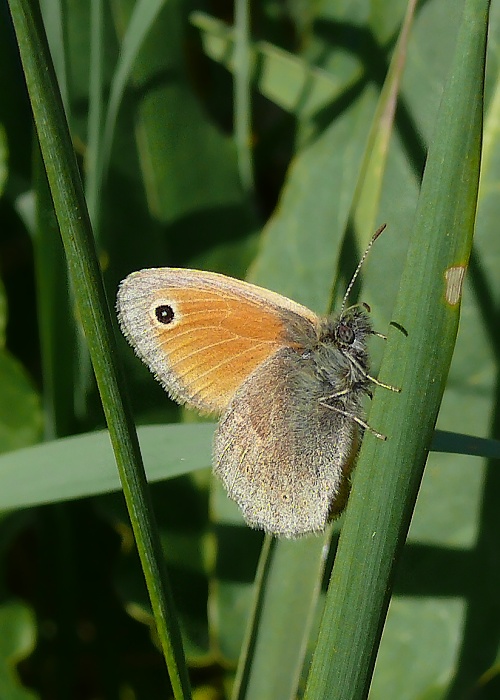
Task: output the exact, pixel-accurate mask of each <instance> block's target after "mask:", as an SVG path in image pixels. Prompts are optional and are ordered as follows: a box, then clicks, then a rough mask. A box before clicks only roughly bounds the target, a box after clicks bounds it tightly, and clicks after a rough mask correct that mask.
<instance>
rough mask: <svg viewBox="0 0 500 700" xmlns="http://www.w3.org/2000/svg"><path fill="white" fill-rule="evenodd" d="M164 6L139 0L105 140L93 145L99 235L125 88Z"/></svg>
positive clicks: (92, 190)
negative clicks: (153, 24)
mask: <svg viewBox="0 0 500 700" xmlns="http://www.w3.org/2000/svg"><path fill="white" fill-rule="evenodd" d="M164 4H165V0H139V2H138V3H137V4H136V5H135V7H134V11H133V14H132V17H131V19H130V23H129V25H128V27H127V31H126V34H125V36H124V38H123V42H122V46H121V51H120V58H119V61H118V64H117V66H116V69H115V72H114V75H113V80H112V82H111V91H110V96H109V103H108V110H107V112H106V116H105V119H104V129H103V133H102V138H101V140H100V142H99V144H97V143H95V144H93V146H94V147H96V148H97V149H98V151H97V153H96V154H94V155H93V157H92V162H94V163H95V167H94V169H93V170H91V171H90V172H89V176H88V178H87V196H88V200H89V211H90V216H91V219H92V222H93V223H94V227H97V233H98V232H99V214H100V197H101V195H102V188H103V185H104V181H105V178H106V172H107V169H108V165H109V159H110V156H111V148H112V145H113V138H114V132H115V126H116V120H117V118H118V111H119V109H120V105H121V103H122V99H123V94H124V91H125V87H126V85H127V82H128V80H129V78H130V73H131V71H132V68H133V66H134V62H135V60H136V58H137V54H138V52H139V50H140V48H141V45H142V42H143V41H144V38H145V36H146V35H147V33H148V31H149V30H150V28H151V25H152V23H153V22H154V20H155V18H156V17H157V15H158V13H159V12H160V10H161V8H162V7H163V5H164Z"/></svg>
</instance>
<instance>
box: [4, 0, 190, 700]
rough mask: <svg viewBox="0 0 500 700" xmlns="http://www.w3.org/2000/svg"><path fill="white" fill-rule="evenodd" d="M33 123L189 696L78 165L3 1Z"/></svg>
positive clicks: (42, 41) (15, 0)
mask: <svg viewBox="0 0 500 700" xmlns="http://www.w3.org/2000/svg"><path fill="white" fill-rule="evenodd" d="M9 6H10V11H11V14H12V19H13V23H14V28H15V32H16V36H17V41H18V44H19V49H20V54H21V60H22V63H23V68H24V73H25V76H26V82H27V86H28V92H29V95H30V100H31V105H32V109H33V115H34V119H35V125H36V129H37V134H38V139H39V143H40V148H41V152H42V157H43V160H44V164H45V169H46V171H47V178H48V181H49V185H50V189H51V193H52V198H53V201H54V208H55V211H56V215H57V218H58V222H59V228H60V231H61V235H62V238H63V243H64V248H65V251H66V257H67V261H68V267H69V271H70V275H71V278H72V281H73V285H74V290H75V298H76V302H77V305H78V310H79V313H80V318H81V321H82V325H83V328H84V331H85V334H86V337H87V340H88V343H89V349H90V353H91V357H92V362H93V366H94V371H95V375H96V379H97V383H98V387H99V391H100V394H101V398H102V403H103V407H104V412H105V415H106V420H107V422H108V426H109V431H110V436H111V442H112V444H113V449H114V452H115V457H116V461H117V465H118V469H119V472H120V478H121V480H122V484H123V491H124V495H125V499H126V502H127V507H128V510H129V513H130V517H131V521H132V526H133V528H134V534H135V537H136V542H137V547H138V551H139V554H140V557H141V563H142V566H143V569H144V573H145V577H146V582H147V585H148V591H149V595H150V598H151V603H152V607H153V611H154V614H155V620H156V623H157V628H158V636H159V639H160V643H161V646H162V649H163V653H164V655H165V658H166V660H167V665H168V668H169V672H170V679H171V682H172V687H173V690H174V695H175V697H176V698H189V697H190V687H189V679H188V675H187V669H186V665H185V660H184V654H183V649H182V640H181V636H180V630H179V626H178V621H177V618H176V615H175V612H174V605H173V600H172V595H171V591H170V587H169V584H168V581H167V577H166V571H165V566H164V561H163V557H162V552H161V544H160V540H159V536H158V531H157V528H156V525H155V520H154V514H153V511H152V506H151V502H150V497H149V492H148V489H147V484H146V477H145V474H144V469H143V466H142V461H141V455H140V450H139V444H138V441H137V435H136V433H135V429H134V425H133V421H132V419H131V416H130V411H129V410H128V408H127V402H126V399H125V396H124V392H123V379H122V377H121V376H120V369H119V367H118V362H117V356H118V353H117V349H116V344H115V338H114V334H113V329H112V324H111V318H110V313H109V310H108V306H107V301H106V296H105V293H104V287H103V283H102V278H101V276H100V271H99V264H98V260H97V256H96V252H95V248H94V242H93V238H92V231H91V226H90V220H89V216H88V212H87V209H86V207H85V199H84V194H83V189H82V186H81V181H80V176H79V172H78V168H77V163H76V159H75V155H74V151H73V147H72V143H71V138H70V134H69V131H68V126H67V123H66V120H65V116H64V109H63V105H62V101H61V96H60V93H59V91H58V87H57V81H56V77H55V73H54V69H53V65H52V61H51V57H50V53H49V50H48V46H47V40H46V37H45V32H44V29H43V24H42V20H41V16H40V14H39V12H38V11H37V6H36V4H35V3H32V2H29V0H11V2H9Z"/></svg>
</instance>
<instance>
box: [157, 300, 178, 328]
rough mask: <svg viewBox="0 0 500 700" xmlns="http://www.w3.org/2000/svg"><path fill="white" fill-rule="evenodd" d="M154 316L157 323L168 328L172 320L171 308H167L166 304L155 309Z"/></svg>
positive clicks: (172, 312)
mask: <svg viewBox="0 0 500 700" xmlns="http://www.w3.org/2000/svg"><path fill="white" fill-rule="evenodd" d="M155 316H156V319H157V321H158V322H159V323H163V324H164V325H165V326H168V324H169V323H172V321H173V320H174V310H173V308H172V307H171V306H168V304H162V305H161V306H157V307H156V309H155Z"/></svg>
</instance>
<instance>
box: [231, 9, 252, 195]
mask: <svg viewBox="0 0 500 700" xmlns="http://www.w3.org/2000/svg"><path fill="white" fill-rule="evenodd" d="M234 21H235V32H236V45H235V71H234V138H235V141H236V151H237V154H238V170H239V173H240V179H241V184H242V186H243V190H244V191H245V192H246V193H247V194H251V193H252V192H253V188H254V183H253V165H252V103H251V94H250V79H251V75H250V68H251V63H250V62H251V53H250V36H249V32H250V27H249V24H250V2H249V0H236V4H235V17H234Z"/></svg>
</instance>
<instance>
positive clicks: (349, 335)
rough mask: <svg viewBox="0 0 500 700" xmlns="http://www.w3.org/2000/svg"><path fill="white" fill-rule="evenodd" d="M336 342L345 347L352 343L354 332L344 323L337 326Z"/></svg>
mask: <svg viewBox="0 0 500 700" xmlns="http://www.w3.org/2000/svg"><path fill="white" fill-rule="evenodd" d="M336 335H337V340H339V341H340V342H341V343H344V344H345V345H352V343H353V342H354V331H353V330H352V328H351V327H350V326H348V325H347V324H345V323H339V325H338V326H337V333H336Z"/></svg>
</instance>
